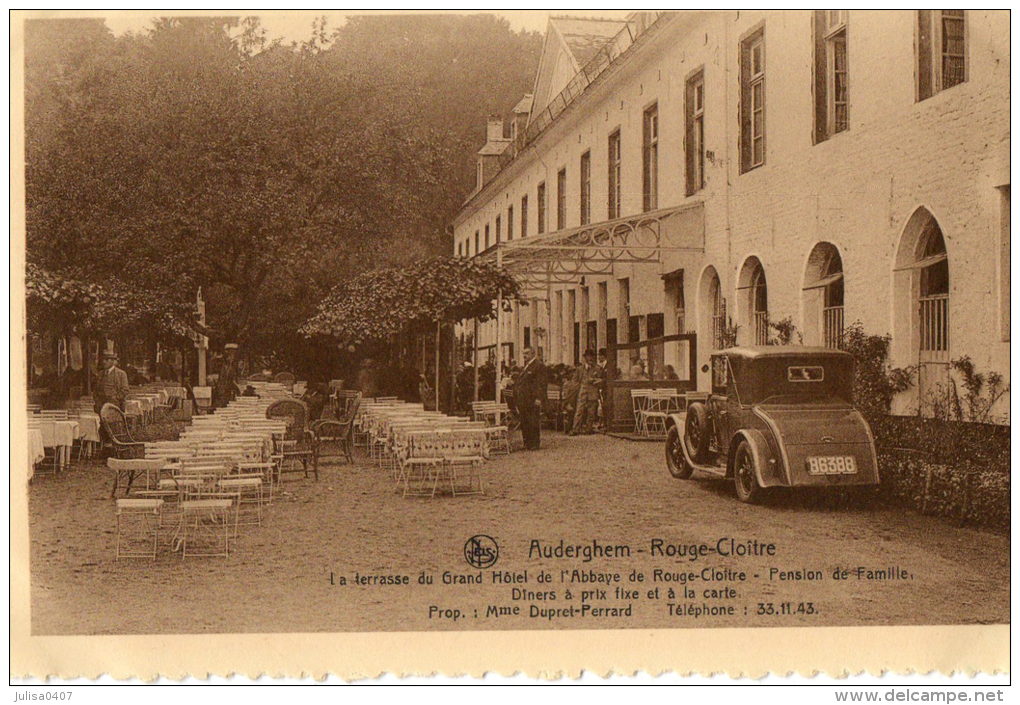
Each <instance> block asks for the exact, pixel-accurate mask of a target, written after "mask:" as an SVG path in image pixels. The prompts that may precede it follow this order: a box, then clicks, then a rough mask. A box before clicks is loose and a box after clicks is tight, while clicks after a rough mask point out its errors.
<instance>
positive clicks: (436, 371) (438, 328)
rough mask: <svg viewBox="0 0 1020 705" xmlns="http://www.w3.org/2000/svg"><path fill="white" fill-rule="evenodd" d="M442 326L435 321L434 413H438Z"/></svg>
mask: <svg viewBox="0 0 1020 705" xmlns="http://www.w3.org/2000/svg"><path fill="white" fill-rule="evenodd" d="M442 326H443V324H442V322H440V321H436V369H435V375H434V376H435V379H436V389H435V392H434V394H433V396H434V397H435V398H436V411H439V333H440V330H441V329H442Z"/></svg>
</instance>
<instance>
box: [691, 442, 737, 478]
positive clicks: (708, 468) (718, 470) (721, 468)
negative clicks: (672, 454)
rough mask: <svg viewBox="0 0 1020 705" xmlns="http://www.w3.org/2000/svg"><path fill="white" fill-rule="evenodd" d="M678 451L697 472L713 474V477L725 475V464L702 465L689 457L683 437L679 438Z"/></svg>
mask: <svg viewBox="0 0 1020 705" xmlns="http://www.w3.org/2000/svg"><path fill="white" fill-rule="evenodd" d="M680 451H681V452H682V453H683V454H684V460H685V461H686V462H687V464H688V465H690V466H691V467H692V468H694V469H695V470H697V471H698V472H703V473H705V474H708V475H714V476H715V477H726V466H725V465H702V464H700V463H696V462H694V461H693V460H692V459H691V456H690V455H689V454H688V453H687V444H686V443H684V441H683V439H682V438H681V439H680Z"/></svg>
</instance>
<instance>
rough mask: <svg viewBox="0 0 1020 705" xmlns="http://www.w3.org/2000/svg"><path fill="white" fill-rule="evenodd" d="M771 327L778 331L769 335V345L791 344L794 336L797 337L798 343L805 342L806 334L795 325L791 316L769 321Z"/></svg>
mask: <svg viewBox="0 0 1020 705" xmlns="http://www.w3.org/2000/svg"><path fill="white" fill-rule="evenodd" d="M769 329H770V330H773V331H775V333H776V334H775V336H771V335H770V336H769V338H768V344H769V345H789V344H790V343H792V342H793V338H794V336H796V337H797V344H798V345H803V343H804V336H803V335H801V334H800V331H799V330H797V326H796V325H794V323H793V318H791V317H790V316H787V317H786V318H783V319H780V320H778V321H769Z"/></svg>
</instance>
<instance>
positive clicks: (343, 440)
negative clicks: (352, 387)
mask: <svg viewBox="0 0 1020 705" xmlns="http://www.w3.org/2000/svg"><path fill="white" fill-rule="evenodd" d="M360 404H361V392H354V396H351V397H348V398H347V403H346V404H345V405H344V406H343V407H342V408H341V409H340V410H339V413H338V414H337V416H338V418H337V419H336V420H333V419H323V420H321V421H316V422H315V423H314V424H312V431H313V432H314V433H315V440H316V446H317V447H316V457H318V456H320V455H322V449H323V447H324V446H325V444H327V443H336V444H337V446H338V449H339V451H340V453H342V454H343V455H344V457H345V458H347V462H348V463H353V462H354V417H355V416H356V415H357V413H358V406H359V405H360Z"/></svg>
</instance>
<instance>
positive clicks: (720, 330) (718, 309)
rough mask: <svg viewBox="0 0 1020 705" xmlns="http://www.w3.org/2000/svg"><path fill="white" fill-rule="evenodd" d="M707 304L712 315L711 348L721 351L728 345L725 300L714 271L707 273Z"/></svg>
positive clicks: (717, 276)
mask: <svg viewBox="0 0 1020 705" xmlns="http://www.w3.org/2000/svg"><path fill="white" fill-rule="evenodd" d="M708 303H709V306H710V309H709V310H710V311H711V314H712V348H713V349H714V350H722V349H723V348H725V347H727V346H728V345H729V344H730V343H729V340H728V337H729V333H728V331H727V321H726V300H725V299H724V298H723V295H722V284H721V282H720V281H719V275H718V274H716V272H715V270H714V269H713V270H712V271H711V272H710V273H709V281H708Z"/></svg>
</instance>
